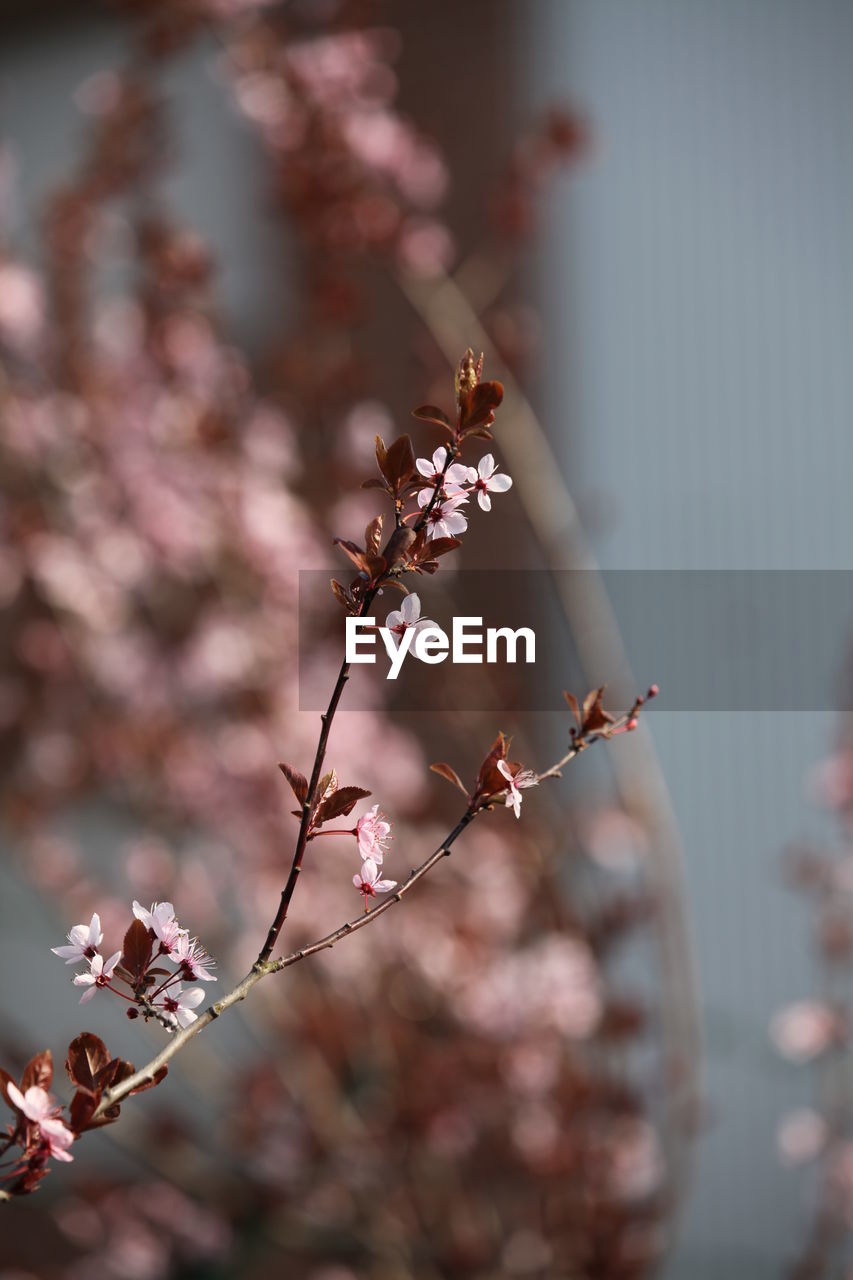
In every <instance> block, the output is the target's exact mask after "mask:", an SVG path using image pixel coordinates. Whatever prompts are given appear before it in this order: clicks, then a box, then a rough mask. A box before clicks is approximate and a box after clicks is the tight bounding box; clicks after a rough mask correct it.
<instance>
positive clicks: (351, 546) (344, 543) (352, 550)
mask: <svg viewBox="0 0 853 1280" xmlns="http://www.w3.org/2000/svg"><path fill="white" fill-rule="evenodd" d="M333 541H334V542H335V544H336V545H337V546H339V547H340V548H341V550H342V551H344V552H346V554H347V555H348V556H349V558H350V560H352V562H353V564H354V565H355V567H356V569H359V570H360V571H361V572H363V573H366V572H367V570H368V565H369V560H368V556H367V554H366V552H365V551H364V550H363V549H362V548H361V547H360V546H358V544H357V543H355V542H350V541H349V539H348V538H334V539H333Z"/></svg>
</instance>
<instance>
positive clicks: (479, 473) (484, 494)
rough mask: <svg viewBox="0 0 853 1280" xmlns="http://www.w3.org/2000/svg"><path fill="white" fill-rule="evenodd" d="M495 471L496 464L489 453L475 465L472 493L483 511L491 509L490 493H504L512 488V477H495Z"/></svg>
mask: <svg viewBox="0 0 853 1280" xmlns="http://www.w3.org/2000/svg"><path fill="white" fill-rule="evenodd" d="M497 469H498V464H497V463H496V462H495V459H494V456H493V455H492V454H491V453H487V454H486V456H485V457H484V458H481V459H480V461H479V463H478V465H477V470H476V473H475V475H476V479H475V480H474V481H473V485H474V488H473V492H474V493H476V495H477V501H478V502H479V504H480V506H481V507H482V508H483V510H484V511H491V509H492V500H491V498H490V497H489V494H490V493H506V491H507V490H508V489H511V488H512V476H507V475H500V476H496V475H495V472H496V471H497Z"/></svg>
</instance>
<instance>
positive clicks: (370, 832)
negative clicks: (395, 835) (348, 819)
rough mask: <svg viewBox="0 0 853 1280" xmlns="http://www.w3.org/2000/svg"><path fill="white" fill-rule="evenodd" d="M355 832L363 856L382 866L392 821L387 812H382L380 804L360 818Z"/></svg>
mask: <svg viewBox="0 0 853 1280" xmlns="http://www.w3.org/2000/svg"><path fill="white" fill-rule="evenodd" d="M355 834H356V839H357V840H358V851H359V853H360V854H361V856H362V858H364V859H365V860H366V859H368V858H370V859H371V860H372V861H373V862H375V863H377V864H378V865H380V866H381V865H382V860H383V858H384V857H385V846H386V845H387V843H388V841H389V840H390V839H391V823H390V822H389V821H388V819H387V818H386V817H385V814H384V813H381V812H380V810H379V805H378V804H375V805H374V806H373V808H372V809H368V811H367V813H365V814H363V815H362V816H361V817H360V818H359V820H358V822H357V823H356V827H355Z"/></svg>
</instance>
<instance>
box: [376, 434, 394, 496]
mask: <svg viewBox="0 0 853 1280" xmlns="http://www.w3.org/2000/svg"><path fill="white" fill-rule="evenodd" d="M376 464H377V466H378V467H379V470H380V471H381V472H382V474H383V476H384V477H385V479H386V480H387V481H388V482H389V484H390V482H391V477H390V476H389V474H388V450H387V449H386V448H385V441H384V440H383V439H382V437H381V436H377V437H376Z"/></svg>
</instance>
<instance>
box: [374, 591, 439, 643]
mask: <svg viewBox="0 0 853 1280" xmlns="http://www.w3.org/2000/svg"><path fill="white" fill-rule="evenodd" d="M385 626H386V628H387V629H388V630H389V631H390V632H392V634H393V635H395V636H396V637H397V642H398V643H399V641H400V640H402V638H403V636H404V635H405V633H406V632H407V631H414V632H415V634H417V633H418V632H419V631H423V629H424V627H429V626H432V623H431V622H430V620H429V618H422V617H421V601H420V596H418V595H416V594H415V593H414V591H413V592H412V593H411V595H408V596H406V598H405V600H404V601H403V603H402V604H401V606H400V608H399V609H392V610H391V612H390V613H389V614H388V617H387V618H386V619H385Z"/></svg>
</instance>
